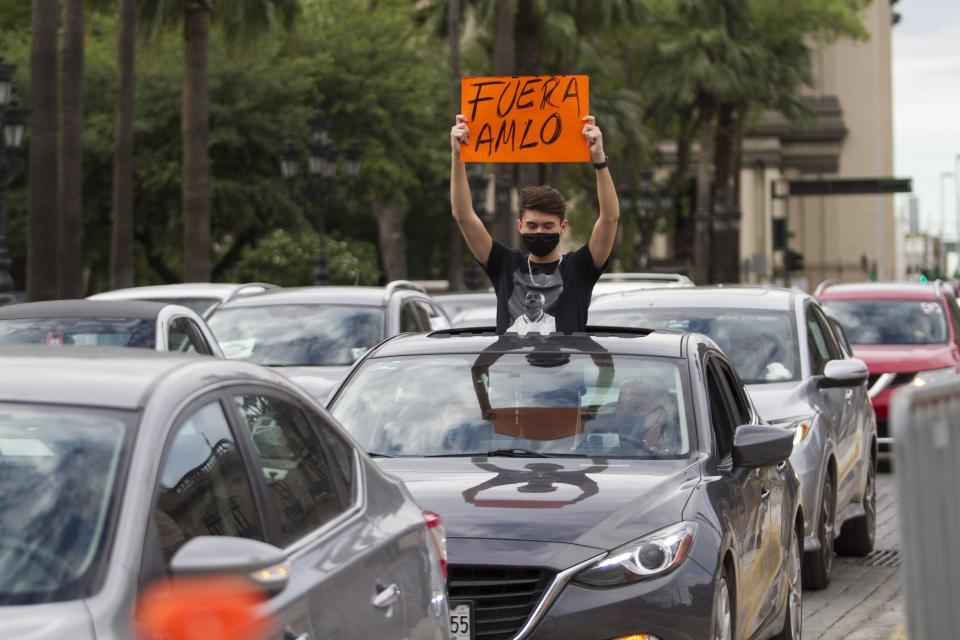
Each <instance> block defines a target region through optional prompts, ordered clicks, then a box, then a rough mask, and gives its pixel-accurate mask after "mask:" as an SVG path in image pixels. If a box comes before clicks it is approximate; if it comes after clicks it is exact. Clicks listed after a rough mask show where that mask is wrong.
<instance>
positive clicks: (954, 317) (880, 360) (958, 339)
mask: <svg viewBox="0 0 960 640" xmlns="http://www.w3.org/2000/svg"><path fill="white" fill-rule="evenodd" d="M816 296H817V297H818V298H819V299H820V301H821V303H822V305H823V306H824V307H825V308H826V309H827V310H828V311H829V312H830V314H831V315H832V316H833V317H834V318H835V319H836V320H837V321H839V323H840V326H841V327H842V328H843V331H844V333H845V334H846V338H847V339H848V341H849V342H850V345H851V347H852V348H853V352H854V355H855V356H856V357H858V358H860V359H861V360H863V361H864V362H866V363H867V366H868V367H869V368H870V380H869V383H868V384H869V394H870V397H871V398H872V400H873V408H874V410H875V411H876V414H877V434H878V436H879V449H880V454H881V455H884V454H887V456H889V455H890V452H891V445H892V444H893V438H892V436H891V434H890V433H889V430H888V427H887V413H888V410H889V406H890V396H891V395H892V394H893V392H894V391H895V390H896V389H897V388H898V387H901V386H903V385H905V384H914V385H924V384H927V383H928V382H930V381H931V380H934V379H936V378H939V377H943V376H949V375H955V374H956V373H957V372H958V371H960V307H958V306H957V299H956V297H955V296H954V293H953V289H952V288H951V287H950V286H949V285H946V284H944V283H942V282H940V281H937V282H932V283H929V284H921V283H892V282H891V283H864V284H830V283H824V284H822V285H820V286H819V287H818V288H817V292H816Z"/></svg>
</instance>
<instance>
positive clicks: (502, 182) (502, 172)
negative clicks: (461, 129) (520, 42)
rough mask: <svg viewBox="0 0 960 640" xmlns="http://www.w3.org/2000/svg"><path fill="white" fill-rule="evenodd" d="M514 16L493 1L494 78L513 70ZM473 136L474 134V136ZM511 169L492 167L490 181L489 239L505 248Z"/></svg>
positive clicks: (509, 1)
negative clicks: (492, 201)
mask: <svg viewBox="0 0 960 640" xmlns="http://www.w3.org/2000/svg"><path fill="white" fill-rule="evenodd" d="M514 14H515V7H514V4H513V0H497V11H496V29H495V31H494V36H493V73H494V75H498V76H512V75H513V74H514V69H515V68H516V59H515V53H514V46H513V45H514V33H513V25H514ZM474 135H476V134H474ZM513 172H514V167H513V165H512V164H509V163H503V162H501V163H497V164H494V165H493V180H494V183H493V184H494V196H495V197H494V223H493V229H492V231H493V237H494V238H495V239H496V240H499V241H500V242H502V243H504V244H505V245H507V246H508V247H510V246H513V244H514V239H515V236H516V228H517V227H516V224H515V223H514V221H513V220H514V215H513V207H511V206H510V196H511V194H512V193H513V184H514V173H513Z"/></svg>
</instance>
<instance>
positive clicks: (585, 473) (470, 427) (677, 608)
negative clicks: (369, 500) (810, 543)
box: [331, 329, 803, 640]
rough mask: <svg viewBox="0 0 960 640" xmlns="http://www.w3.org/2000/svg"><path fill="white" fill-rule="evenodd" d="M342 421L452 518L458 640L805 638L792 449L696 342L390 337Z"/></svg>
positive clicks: (645, 337)
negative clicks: (791, 460) (789, 458)
mask: <svg viewBox="0 0 960 640" xmlns="http://www.w3.org/2000/svg"><path fill="white" fill-rule="evenodd" d="M331 406H332V409H331V410H332V412H333V414H334V416H335V417H336V418H337V419H338V420H339V421H340V422H341V424H343V425H344V426H345V427H346V428H347V429H348V430H349V431H350V432H351V433H352V434H353V435H354V436H355V437H356V438H357V440H358V442H359V444H360V445H361V446H363V447H364V448H365V449H366V450H367V451H368V452H370V454H371V455H373V456H375V457H376V458H377V460H378V462H379V463H380V464H381V465H382V467H383V469H385V470H386V471H389V472H390V473H392V474H394V475H396V476H398V477H400V478H402V479H403V480H404V481H405V482H406V484H407V487H408V488H409V489H410V491H411V493H413V495H414V497H415V498H416V499H417V500H418V501H419V502H420V503H421V504H423V505H424V506H426V507H427V508H430V509H433V510H434V511H436V512H438V513H441V514H442V515H443V517H444V521H445V523H446V525H447V533H448V544H449V558H450V567H449V578H448V586H449V598H450V613H451V632H452V636H453V638H454V640H469V639H473V638H476V639H481V638H482V639H484V640H510V639H513V640H520V639H526V638H531V639H538V640H547V639H549V640H566V639H571V640H572V639H576V640H582V639H584V638H591V639H593V638H596V639H603V640H608V639H611V638H624V637H645V638H648V637H655V638H661V639H664V640H667V639H669V640H694V639H696V640H702V639H704V638H710V639H711V640H732V639H733V638H740V639H745V638H751V639H757V640H764V639H767V638H778V639H790V640H799V639H800V623H801V619H802V618H801V611H800V607H801V599H800V591H801V569H800V563H801V552H800V545H801V539H802V527H803V515H802V513H801V509H800V504H799V496H798V491H799V488H798V481H797V478H796V475H795V474H794V472H793V470H792V468H791V467H790V464H789V462H788V461H787V458H788V456H789V455H790V452H791V451H792V447H793V444H792V443H793V434H792V433H790V432H786V431H784V430H783V429H780V428H777V427H772V426H769V425H766V424H763V423H762V421H761V420H760V418H759V417H758V416H757V414H756V411H755V409H754V407H753V405H752V404H751V403H750V400H749V398H748V396H747V394H746V392H745V391H744V388H743V385H742V383H741V382H740V379H739V378H738V377H737V374H736V372H735V371H734V370H733V367H732V366H731V365H730V363H729V362H728V361H727V359H726V357H725V356H724V355H723V354H722V353H721V352H720V351H719V350H718V349H717V347H716V345H714V344H713V343H712V342H711V341H710V340H709V339H707V338H704V337H703V336H699V335H695V334H681V333H670V332H650V331H643V330H636V331H631V330H620V331H605V332H598V333H589V334H570V335H565V334H553V335H550V336H547V337H542V336H523V337H521V336H518V335H516V334H513V335H511V334H507V335H505V336H499V337H498V336H496V335H494V332H493V330H492V329H489V330H480V331H474V330H467V329H452V330H446V331H436V332H433V333H431V334H428V335H408V336H398V337H396V338H392V339H390V340H387V341H385V342H384V343H383V344H381V345H379V346H378V347H376V348H374V349H373V350H372V351H371V352H370V353H368V354H367V355H366V356H364V358H363V359H362V361H361V362H360V363H358V365H357V367H356V368H355V369H354V370H353V371H352V372H351V374H350V376H349V377H348V378H347V379H346V380H345V381H344V382H343V383H342V385H341V386H340V387H339V388H338V390H337V392H336V395H335V396H334V398H333V399H332V405H331ZM643 634H649V635H643Z"/></svg>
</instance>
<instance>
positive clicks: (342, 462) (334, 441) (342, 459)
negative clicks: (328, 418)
mask: <svg viewBox="0 0 960 640" xmlns="http://www.w3.org/2000/svg"><path fill="white" fill-rule="evenodd" d="M309 417H310V421H311V422H312V423H313V424H314V426H315V427H316V429H317V431H318V432H319V433H320V439H321V440H323V442H324V444H326V446H327V451H329V452H330V458H331V460H332V461H333V471H334V472H335V473H337V475H338V477H339V479H340V482H341V484H342V486H343V487H344V488H345V489H346V491H345V495H346V498H347V500H348V501H352V500H353V495H354V493H355V489H354V487H355V481H354V478H355V477H356V472H355V470H354V465H355V464H356V463H355V461H354V452H353V446H352V445H350V444H348V443H347V441H346V440H344V438H343V437H342V436H341V435H340V434H338V433H336V432H334V430H333V429H332V428H331V427H330V426H329V425H328V424H326V423H325V422H324V421H323V420H321V419H320V418H319V417H318V416H317V415H316V414H312V413H311V414H310V416H309Z"/></svg>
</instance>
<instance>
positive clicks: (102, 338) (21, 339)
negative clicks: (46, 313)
mask: <svg viewBox="0 0 960 640" xmlns="http://www.w3.org/2000/svg"><path fill="white" fill-rule="evenodd" d="M155 343H156V324H155V322H154V321H153V320H152V319H145V318H17V319H11V320H0V344H46V345H50V346H61V345H75V346H81V347H136V348H140V349H153V348H154V346H155Z"/></svg>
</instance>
